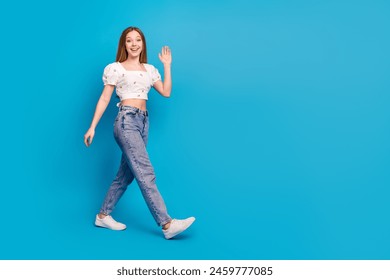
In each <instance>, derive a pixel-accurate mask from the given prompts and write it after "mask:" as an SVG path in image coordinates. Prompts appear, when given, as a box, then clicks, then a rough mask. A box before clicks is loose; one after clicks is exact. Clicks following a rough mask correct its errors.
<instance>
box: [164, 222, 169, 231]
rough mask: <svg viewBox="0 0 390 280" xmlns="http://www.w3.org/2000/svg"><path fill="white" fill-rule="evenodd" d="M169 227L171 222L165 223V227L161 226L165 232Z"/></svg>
mask: <svg viewBox="0 0 390 280" xmlns="http://www.w3.org/2000/svg"><path fill="white" fill-rule="evenodd" d="M170 225H171V222H168V223H166V224H165V225H163V230H167V229H169V226H170Z"/></svg>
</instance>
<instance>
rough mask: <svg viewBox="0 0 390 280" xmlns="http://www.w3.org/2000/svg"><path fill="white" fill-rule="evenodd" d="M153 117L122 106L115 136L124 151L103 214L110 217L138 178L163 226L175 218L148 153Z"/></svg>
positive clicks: (145, 197) (130, 107) (157, 219)
mask: <svg viewBox="0 0 390 280" xmlns="http://www.w3.org/2000/svg"><path fill="white" fill-rule="evenodd" d="M148 130H149V117H148V112H147V111H142V110H140V109H138V108H135V107H132V106H121V107H120V109H119V112H118V116H117V117H116V119H115V124H114V137H115V140H116V142H117V143H118V145H119V147H120V149H121V150H122V158H121V163H120V166H119V170H118V172H117V175H116V177H115V179H114V180H113V182H112V184H111V186H110V188H109V190H108V192H107V194H106V197H105V199H104V202H103V205H102V208H101V209H100V213H103V214H106V215H108V214H110V213H111V212H112V210H113V209H114V207H115V205H116V204H117V202H118V201H119V199H120V198H121V197H122V195H123V193H124V192H125V191H126V189H127V187H128V185H129V184H130V183H131V182H132V181H133V180H134V178H135V179H136V181H137V183H138V186H139V187H140V189H141V193H142V195H143V197H144V199H145V201H146V204H147V206H148V208H149V210H150V212H151V213H152V215H153V218H154V219H155V221H156V222H157V225H159V226H162V225H164V224H166V223H168V222H169V221H171V220H172V219H171V217H170V216H169V215H168V213H167V208H166V206H165V203H164V200H163V198H162V196H161V194H160V192H159V191H158V189H157V186H156V182H155V181H156V176H155V174H154V169H153V167H152V165H151V163H150V160H149V155H148V153H147V151H146V144H147V141H148Z"/></svg>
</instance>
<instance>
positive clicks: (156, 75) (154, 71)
mask: <svg viewBox="0 0 390 280" xmlns="http://www.w3.org/2000/svg"><path fill="white" fill-rule="evenodd" d="M150 68H151V69H150V72H151V73H150V74H151V77H152V85H154V83H155V82H157V81H159V80H161V75H160V73H159V72H158V70H157V68H156V67H154V66H153V65H151V67H150Z"/></svg>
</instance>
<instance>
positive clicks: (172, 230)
mask: <svg viewBox="0 0 390 280" xmlns="http://www.w3.org/2000/svg"><path fill="white" fill-rule="evenodd" d="M194 221H195V218H194V217H190V218H187V219H184V220H177V219H173V220H172V221H171V225H170V226H169V228H168V229H163V233H164V236H165V238H166V239H171V238H172V237H174V236H176V235H178V234H179V233H182V232H183V231H185V230H186V229H187V228H188V227H189V226H190V225H191V224H192V223H193V222H194Z"/></svg>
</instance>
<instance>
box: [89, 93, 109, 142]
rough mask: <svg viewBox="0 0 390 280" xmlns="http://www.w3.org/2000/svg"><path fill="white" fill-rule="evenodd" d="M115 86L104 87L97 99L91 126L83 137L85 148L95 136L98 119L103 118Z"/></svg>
mask: <svg viewBox="0 0 390 280" xmlns="http://www.w3.org/2000/svg"><path fill="white" fill-rule="evenodd" d="M114 88H115V86H113V85H105V86H104V89H103V92H102V94H101V96H100V98H99V101H98V102H97V104H96V109H95V113H94V115H93V118H92V122H91V126H90V127H89V129H88V131H87V133H85V135H84V143H85V145H86V146H87V147H89V146H90V145H91V144H92V140H93V137H94V136H95V128H96V126H97V125H98V123H99V121H100V118H101V117H102V116H103V113H104V111H106V108H107V106H108V104H109V103H110V100H111V96H112V93H113V92H114Z"/></svg>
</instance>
